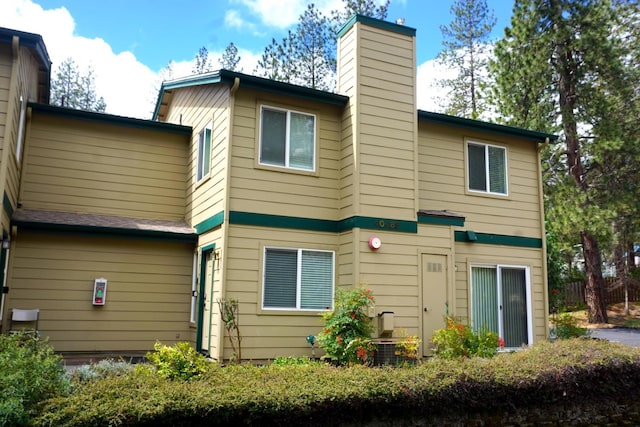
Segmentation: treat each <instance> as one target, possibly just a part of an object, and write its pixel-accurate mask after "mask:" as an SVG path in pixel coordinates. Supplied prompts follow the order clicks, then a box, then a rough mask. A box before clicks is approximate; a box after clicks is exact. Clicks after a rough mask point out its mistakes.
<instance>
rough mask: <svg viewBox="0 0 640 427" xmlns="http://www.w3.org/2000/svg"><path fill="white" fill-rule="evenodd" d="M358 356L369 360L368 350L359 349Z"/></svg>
mask: <svg viewBox="0 0 640 427" xmlns="http://www.w3.org/2000/svg"><path fill="white" fill-rule="evenodd" d="M356 355H357V356H358V357H359V358H360V359H362V360H364V361H366V360H367V350H365V349H364V348H363V347H358V350H356Z"/></svg>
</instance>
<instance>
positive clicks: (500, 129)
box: [418, 110, 558, 143]
mask: <svg viewBox="0 0 640 427" xmlns="http://www.w3.org/2000/svg"><path fill="white" fill-rule="evenodd" d="M420 120H423V121H427V122H431V123H437V124H441V125H448V126H454V127H460V128H465V129H470V130H478V131H482V132H488V133H493V134H497V135H503V136H512V137H516V138H521V139H526V140H528V141H533V142H538V143H545V142H549V141H555V140H557V139H558V135H554V134H552V133H546V132H538V131H533V130H528V129H522V128H517V127H513V126H506V125H499V124H496V123H489V122H483V121H480V120H473V119H467V118H463V117H457V116H450V115H448V114H442V113H432V112H429V111H424V110H418V121H420Z"/></svg>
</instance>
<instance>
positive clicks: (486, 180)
mask: <svg viewBox="0 0 640 427" xmlns="http://www.w3.org/2000/svg"><path fill="white" fill-rule="evenodd" d="M467 168H468V170H467V177H468V184H469V190H470V191H479V192H483V193H489V194H501V195H506V194H507V150H506V148H505V147H499V146H496V145H489V144H481V143H477V142H468V143H467Z"/></svg>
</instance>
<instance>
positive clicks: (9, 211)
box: [2, 193, 13, 218]
mask: <svg viewBox="0 0 640 427" xmlns="http://www.w3.org/2000/svg"><path fill="white" fill-rule="evenodd" d="M2 207H3V208H4V210H5V212H6V213H7V215H9V218H11V217H12V216H13V206H11V200H9V196H7V193H4V194H3V195H2Z"/></svg>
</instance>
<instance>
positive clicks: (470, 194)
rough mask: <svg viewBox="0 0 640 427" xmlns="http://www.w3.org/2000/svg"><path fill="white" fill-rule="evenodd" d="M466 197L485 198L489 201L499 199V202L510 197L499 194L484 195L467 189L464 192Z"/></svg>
mask: <svg viewBox="0 0 640 427" xmlns="http://www.w3.org/2000/svg"><path fill="white" fill-rule="evenodd" d="M464 193H465V194H466V195H467V196H475V197H487V198H489V199H499V200H510V199H511V196H509V194H499V193H484V192H482V191H473V190H469V189H468V188H467V189H465V192H464Z"/></svg>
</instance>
